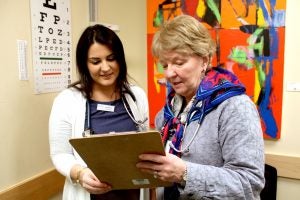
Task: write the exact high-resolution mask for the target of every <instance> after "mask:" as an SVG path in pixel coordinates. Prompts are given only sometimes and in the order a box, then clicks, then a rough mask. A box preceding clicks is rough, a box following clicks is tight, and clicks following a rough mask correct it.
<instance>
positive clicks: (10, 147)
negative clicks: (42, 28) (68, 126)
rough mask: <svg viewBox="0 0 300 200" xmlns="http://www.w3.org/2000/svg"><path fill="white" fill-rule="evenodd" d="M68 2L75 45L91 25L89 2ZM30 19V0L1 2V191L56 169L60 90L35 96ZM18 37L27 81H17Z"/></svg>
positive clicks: (1, 0) (82, 0) (86, 0)
mask: <svg viewBox="0 0 300 200" xmlns="http://www.w3.org/2000/svg"><path fill="white" fill-rule="evenodd" d="M70 2H71V13H72V16H71V20H72V41H73V44H75V42H77V40H78V37H79V34H80V33H81V31H82V30H83V28H85V27H86V26H87V25H88V12H89V11H88V0H70ZM30 17H31V15H30V0H17V1H11V0H0V26H1V33H0V34H1V37H0V74H1V78H0V127H1V130H0V138H1V139H0V159H1V165H0V172H1V173H0V191H1V190H3V189H5V188H7V187H10V186H12V185H14V184H16V183H19V182H20V181H23V180H25V179H27V178H30V177H32V176H34V175H36V174H39V173H41V172H44V171H46V170H48V169H50V168H52V167H53V166H52V163H51V161H50V158H49V144H48V117H49V112H50V109H51V105H52V101H53V98H54V96H55V95H56V93H50V94H40V95H35V94H33V86H34V84H33V76H32V69H33V68H32V59H31V55H32V54H31V21H30ZM18 39H21V40H26V41H27V42H28V50H27V53H28V54H27V55H28V62H27V64H28V71H29V81H20V80H19V79H18V64H17V43H16V41H17V40H18ZM74 48H75V45H73V52H75V49H74ZM73 61H74V59H73ZM73 63H74V62H73ZM73 72H74V74H75V70H73Z"/></svg>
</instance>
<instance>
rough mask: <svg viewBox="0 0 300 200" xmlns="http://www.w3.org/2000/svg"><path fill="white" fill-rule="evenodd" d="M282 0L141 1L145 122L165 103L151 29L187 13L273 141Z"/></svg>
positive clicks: (278, 88) (280, 58)
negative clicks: (144, 24)
mask: <svg viewBox="0 0 300 200" xmlns="http://www.w3.org/2000/svg"><path fill="white" fill-rule="evenodd" d="M285 13H286V0H277V1H276V0H268V1H264V0H243V1H240V0H223V1H222V0H147V50H148V53H147V54H148V55H147V59H148V60H147V65H148V71H147V72H148V97H149V100H150V123H151V126H154V117H155V115H156V113H157V112H158V111H159V110H160V109H161V108H162V106H163V105H164V103H165V97H166V86H165V80H164V76H163V70H162V68H161V67H160V66H159V65H156V63H155V62H154V59H153V57H152V55H151V42H152V37H153V34H154V33H155V31H156V30H157V29H158V27H159V26H160V24H162V23H163V22H164V21H166V20H170V19H172V18H173V17H175V16H177V15H181V14H188V15H191V16H193V17H195V18H196V19H198V20H199V22H201V23H203V24H204V25H205V26H206V27H207V28H208V29H209V30H210V31H211V34H212V36H213V37H214V39H215V41H216V43H217V47H218V48H217V53H216V56H215V58H214V61H213V64H214V65H222V66H223V67H224V68H226V69H228V70H230V71H232V72H233V73H235V74H236V75H237V76H238V77H239V78H240V80H241V81H242V82H243V83H244V85H245V86H246V88H247V94H248V95H249V96H250V97H251V99H252V100H253V102H254V103H255V104H256V105H257V108H258V111H259V114H260V116H261V122H262V126H263V131H264V137H265V138H266V139H279V138H280V130H281V114H282V111H281V110H282V90H283V88H282V85H283V72H284V70H283V66H284V42H285Z"/></svg>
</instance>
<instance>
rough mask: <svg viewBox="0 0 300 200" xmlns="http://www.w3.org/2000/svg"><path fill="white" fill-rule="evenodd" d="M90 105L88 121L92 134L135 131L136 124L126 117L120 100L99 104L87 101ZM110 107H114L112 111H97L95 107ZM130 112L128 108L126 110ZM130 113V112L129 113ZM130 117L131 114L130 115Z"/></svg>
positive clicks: (126, 114)
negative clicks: (100, 105) (101, 105)
mask: <svg viewBox="0 0 300 200" xmlns="http://www.w3.org/2000/svg"><path fill="white" fill-rule="evenodd" d="M89 104H90V115H91V116H90V117H91V118H90V119H91V120H90V121H91V130H92V131H94V133H96V134H99V133H108V132H112V131H114V132H125V131H137V127H136V124H135V123H134V122H133V120H132V119H131V118H130V116H129V115H128V113H127V111H126V109H125V107H124V104H123V102H122V99H118V100H115V101H112V102H99V101H94V100H89ZM98 104H103V105H110V106H114V111H113V112H110V111H103V110H97V105H98ZM128 109H129V110H130V108H128ZM130 112H131V111H130ZM131 115H132V114H131Z"/></svg>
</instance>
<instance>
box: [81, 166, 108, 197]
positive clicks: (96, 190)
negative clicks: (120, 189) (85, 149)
mask: <svg viewBox="0 0 300 200" xmlns="http://www.w3.org/2000/svg"><path fill="white" fill-rule="evenodd" d="M78 179H79V183H80V185H81V186H82V187H83V188H84V189H86V190H87V191H88V192H89V193H91V194H104V193H106V192H109V191H111V186H110V185H108V184H106V183H102V182H101V181H99V179H98V178H97V177H96V176H95V175H94V173H93V172H92V171H91V170H90V169H89V168H85V169H84V170H82V172H81V173H80V176H79V177H78Z"/></svg>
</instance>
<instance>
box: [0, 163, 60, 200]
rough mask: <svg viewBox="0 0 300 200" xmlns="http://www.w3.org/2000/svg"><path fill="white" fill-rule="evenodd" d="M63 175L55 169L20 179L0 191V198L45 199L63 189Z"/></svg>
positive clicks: (16, 199)
mask: <svg viewBox="0 0 300 200" xmlns="http://www.w3.org/2000/svg"><path fill="white" fill-rule="evenodd" d="M64 180H65V177H64V176H62V175H61V174H59V173H58V172H57V171H56V170H55V169H50V170H48V171H46V172H44V173H41V174H39V175H37V176H34V177H32V178H30V179H27V180H25V181H22V182H21V183H18V184H16V185H14V186H12V187H10V188H8V189H6V190H3V191H0V199H1V200H11V199H14V200H24V199H28V200H29V199H34V200H45V199H49V198H50V197H52V196H54V195H56V194H59V193H60V192H62V190H63V185H64Z"/></svg>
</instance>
